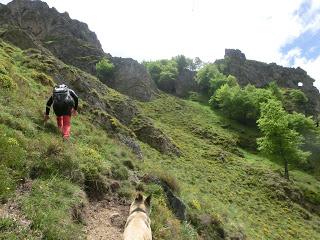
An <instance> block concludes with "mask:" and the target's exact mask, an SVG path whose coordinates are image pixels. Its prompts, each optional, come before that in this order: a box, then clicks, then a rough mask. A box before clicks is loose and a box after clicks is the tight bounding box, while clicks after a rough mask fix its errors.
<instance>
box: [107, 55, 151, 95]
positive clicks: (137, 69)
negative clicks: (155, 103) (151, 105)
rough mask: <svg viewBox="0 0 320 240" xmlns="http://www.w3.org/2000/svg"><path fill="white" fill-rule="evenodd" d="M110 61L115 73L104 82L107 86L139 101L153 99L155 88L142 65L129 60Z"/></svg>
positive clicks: (117, 59) (115, 59)
mask: <svg viewBox="0 0 320 240" xmlns="http://www.w3.org/2000/svg"><path fill="white" fill-rule="evenodd" d="M111 61H112V63H113V64H114V66H115V71H114V74H113V77H112V78H110V80H109V81H107V82H105V83H106V84H107V85H108V86H110V87H112V88H114V89H116V90H118V91H119V92H121V93H124V94H126V95H128V96H131V97H133V98H136V99H138V100H141V101H149V100H151V99H152V98H153V97H154V95H155V93H156V92H157V87H156V84H155V83H154V82H153V80H152V79H151V76H150V74H149V73H148V71H147V69H146V68H145V66H144V65H142V64H140V63H138V62H137V61H135V60H134V59H131V58H118V57H113V58H112V60H111Z"/></svg>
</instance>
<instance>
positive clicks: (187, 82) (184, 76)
mask: <svg viewBox="0 0 320 240" xmlns="http://www.w3.org/2000/svg"><path fill="white" fill-rule="evenodd" d="M196 74H197V72H195V71H191V70H189V69H183V70H182V71H181V72H180V73H179V75H178V78H177V79H176V81H175V95H177V96H178V97H186V96H187V95H188V93H189V92H197V91H199V89H198V85H197V83H196V81H195V80H194V79H195V76H196Z"/></svg>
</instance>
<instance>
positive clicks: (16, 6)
mask: <svg viewBox="0 0 320 240" xmlns="http://www.w3.org/2000/svg"><path fill="white" fill-rule="evenodd" d="M0 38H2V39H4V40H5V41H8V42H10V43H12V44H14V45H16V46H18V47H20V48H21V49H28V48H37V49H39V50H41V51H42V52H47V51H48V50H49V51H50V52H51V53H52V54H53V55H54V56H55V57H57V58H58V59H60V60H62V61H63V62H64V63H66V64H69V65H73V66H75V67H77V68H79V69H81V70H83V71H85V72H88V73H90V74H93V75H95V74H96V69H95V65H96V63H97V62H98V61H100V60H101V59H102V58H103V57H106V58H108V59H111V61H112V62H114V64H115V65H116V71H115V74H114V77H113V78H112V81H111V84H108V85H109V86H111V87H113V88H114V89H116V90H118V91H120V92H122V93H124V94H128V95H129V96H131V97H133V98H136V99H138V100H143V101H148V100H150V99H151V98H152V96H153V92H154V90H155V89H156V87H155V84H154V82H153V81H152V79H151V78H150V76H149V75H148V73H147V71H146V69H145V68H144V67H143V66H142V65H141V64H139V63H138V62H136V61H134V60H131V59H130V60H129V59H128V60H125V61H123V60H119V58H112V56H111V55H110V54H106V53H104V51H103V50H102V47H101V44H100V42H99V40H98V38H97V36H96V34H95V33H94V32H92V31H90V30H89V28H88V25H87V24H85V23H83V22H80V21H78V20H73V19H71V18H70V17H69V14H68V13H66V12H65V13H59V12H58V11H57V10H56V9H55V8H50V7H49V6H48V5H47V3H45V2H41V1H39V0H35V1H31V0H13V1H12V2H10V3H8V4H7V5H2V4H0ZM122 64H123V65H122Z"/></svg>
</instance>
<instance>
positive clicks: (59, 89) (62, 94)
mask: <svg viewBox="0 0 320 240" xmlns="http://www.w3.org/2000/svg"><path fill="white" fill-rule="evenodd" d="M52 97H53V104H54V105H56V106H57V105H58V106H69V107H73V106H74V100H73V98H72V96H71V95H70V91H69V88H68V87H67V86H66V85H58V86H55V87H54V89H53V94H52Z"/></svg>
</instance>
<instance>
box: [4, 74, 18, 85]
mask: <svg viewBox="0 0 320 240" xmlns="http://www.w3.org/2000/svg"><path fill="white" fill-rule="evenodd" d="M0 88H4V89H15V88H17V84H16V83H15V82H14V81H13V80H12V78H11V77H9V76H7V75H4V74H0Z"/></svg>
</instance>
